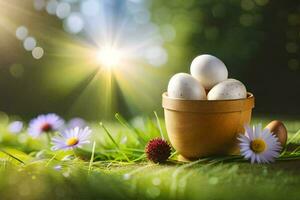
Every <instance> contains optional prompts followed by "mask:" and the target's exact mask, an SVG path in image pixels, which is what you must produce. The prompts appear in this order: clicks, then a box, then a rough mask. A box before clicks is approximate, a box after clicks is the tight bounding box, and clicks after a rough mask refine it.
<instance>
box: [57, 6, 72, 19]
mask: <svg viewBox="0 0 300 200" xmlns="http://www.w3.org/2000/svg"><path fill="white" fill-rule="evenodd" d="M70 13H71V6H70V4H69V3H66V2H61V3H59V4H58V6H57V8H56V16H57V17H58V18H60V19H64V18H66V17H68V16H69V15H70Z"/></svg>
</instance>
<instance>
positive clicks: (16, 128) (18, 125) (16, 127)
mask: <svg viewBox="0 0 300 200" xmlns="http://www.w3.org/2000/svg"><path fill="white" fill-rule="evenodd" d="M22 129H23V122H21V121H14V122H12V123H10V124H9V125H8V131H9V132H11V133H15V134H16V133H20V132H21V131H22Z"/></svg>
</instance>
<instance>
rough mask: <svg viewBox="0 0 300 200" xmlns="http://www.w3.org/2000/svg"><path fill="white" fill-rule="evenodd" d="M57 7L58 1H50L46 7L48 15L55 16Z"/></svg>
mask: <svg viewBox="0 0 300 200" xmlns="http://www.w3.org/2000/svg"><path fill="white" fill-rule="evenodd" d="M57 6H58V2H57V1H56V0H50V1H49V2H48V3H47V6H46V10H47V13H48V14H50V15H55V14H56V8H57Z"/></svg>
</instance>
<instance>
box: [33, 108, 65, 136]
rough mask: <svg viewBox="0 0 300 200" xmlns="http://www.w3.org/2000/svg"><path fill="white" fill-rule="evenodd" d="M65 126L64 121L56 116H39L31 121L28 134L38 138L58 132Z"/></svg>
mask: <svg viewBox="0 0 300 200" xmlns="http://www.w3.org/2000/svg"><path fill="white" fill-rule="evenodd" d="M63 125H64V120H63V119H62V118H61V117H59V116H58V115H56V114H53V113H50V114H46V115H39V116H37V118H34V119H32V120H31V121H30V123H29V127H28V133H29V134H30V135H31V136H32V137H38V136H39V135H41V134H42V133H49V132H52V131H58V130H59V129H60V128H62V126H63Z"/></svg>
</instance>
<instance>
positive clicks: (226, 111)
mask: <svg viewBox="0 0 300 200" xmlns="http://www.w3.org/2000/svg"><path fill="white" fill-rule="evenodd" d="M162 98H163V99H162V106H163V108H164V113H165V121H166V128H167V132H168V136H169V139H170V142H171V144H172V145H173V147H174V148H175V149H176V150H177V151H178V153H179V154H180V155H181V156H182V157H183V159H185V160H195V159H198V158H201V157H206V156H212V155H234V154H238V153H239V147H238V143H237V135H238V134H239V133H243V132H244V125H245V124H249V123H250V120H251V112H252V109H253V108H254V96H253V94H251V93H248V96H247V98H246V99H234V100H212V101H208V100H183V99H175V98H170V97H168V95H167V93H163V95H162Z"/></svg>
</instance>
